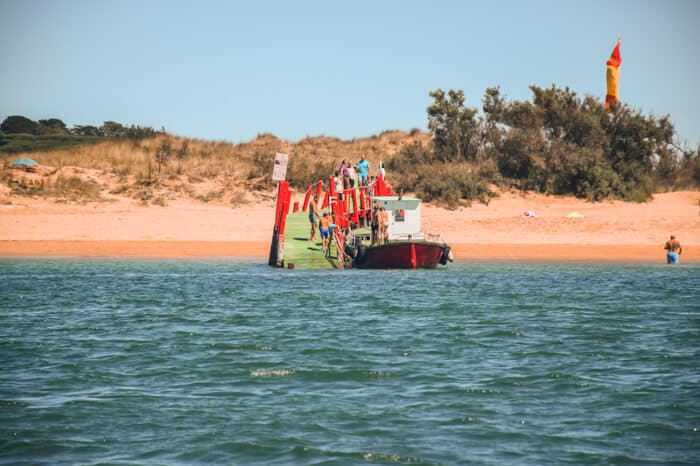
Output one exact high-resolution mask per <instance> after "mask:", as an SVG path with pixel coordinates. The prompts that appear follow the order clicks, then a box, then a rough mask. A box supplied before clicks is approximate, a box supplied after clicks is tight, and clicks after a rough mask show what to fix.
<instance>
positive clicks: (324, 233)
mask: <svg viewBox="0 0 700 466" xmlns="http://www.w3.org/2000/svg"><path fill="white" fill-rule="evenodd" d="M319 226H320V231H321V242H322V243H321V244H322V246H321V247H322V248H323V253H324V254H326V255H327V254H328V246H329V238H330V234H331V218H330V217H329V216H328V212H324V213H323V217H321V221H320V224H319Z"/></svg>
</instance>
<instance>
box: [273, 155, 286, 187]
mask: <svg viewBox="0 0 700 466" xmlns="http://www.w3.org/2000/svg"><path fill="white" fill-rule="evenodd" d="M287 162H289V155H287V154H282V153H280V152H277V153H276V154H275V166H274V168H273V169H272V179H273V180H274V181H283V180H284V179H285V177H286V176H287Z"/></svg>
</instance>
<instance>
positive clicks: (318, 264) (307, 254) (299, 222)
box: [284, 212, 338, 269]
mask: <svg viewBox="0 0 700 466" xmlns="http://www.w3.org/2000/svg"><path fill="white" fill-rule="evenodd" d="M309 233H310V225H309V214H308V212H296V213H290V214H288V215H287V225H286V226H285V232H284V266H285V267H290V268H291V266H290V264H294V265H293V267H294V268H295V269H335V268H338V260H337V259H336V258H335V257H330V258H328V257H324V255H323V249H322V248H321V234H320V233H319V232H318V231H317V232H316V241H315V242H313V243H312V242H311V241H309ZM331 254H332V255H335V254H336V249H335V245H333V247H332V248H331Z"/></svg>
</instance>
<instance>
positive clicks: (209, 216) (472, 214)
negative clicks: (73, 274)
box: [0, 191, 700, 262]
mask: <svg viewBox="0 0 700 466" xmlns="http://www.w3.org/2000/svg"><path fill="white" fill-rule="evenodd" d="M297 197H299V198H300V197H301V196H297ZM526 212H527V213H528V214H530V215H529V216H525V215H524V214H525V213H526ZM572 213H577V214H580V216H581V217H580V218H569V217H568V216H569V215H570V214H572ZM533 214H534V215H533ZM273 216H274V204H273V202H272V201H269V200H263V201H261V202H256V203H249V204H245V205H242V206H236V207H232V206H231V205H223V204H220V205H216V204H204V203H201V202H197V201H189V200H176V201H173V202H170V203H168V204H167V205H165V206H155V205H150V206H144V205H141V204H139V203H138V202H136V201H134V200H133V199H128V198H119V197H112V198H111V199H110V200H109V201H108V202H94V203H88V204H83V205H81V204H59V203H56V202H54V201H51V200H44V199H34V198H26V197H9V196H5V197H4V198H3V199H2V203H1V204H0V256H2V257H115V258H119V257H124V258H136V257H141V258H250V259H251V260H260V261H263V262H264V261H265V260H266V257H267V254H268V250H269V244H270V238H271V234H272V223H273ZM422 216H423V229H424V231H426V232H430V233H439V234H441V235H442V237H443V239H444V240H445V241H447V242H448V243H449V244H450V245H451V246H452V247H453V250H454V253H455V257H456V259H457V260H535V261H616V262H620V261H630V262H659V261H663V260H664V257H665V253H664V250H663V245H664V242H665V241H666V240H667V239H668V237H669V235H670V234H672V233H673V234H675V235H676V236H677V238H678V239H679V240H680V241H681V243H682V245H683V254H682V255H681V261H682V262H700V253H699V252H698V251H699V250H700V192H697V191H684V192H675V193H663V194H657V195H655V196H654V199H653V200H652V201H650V202H647V203H643V204H637V203H628V202H621V201H614V202H612V201H610V202H602V203H591V202H586V201H583V200H580V199H575V198H571V197H558V196H545V195H541V194H533V193H528V194H522V193H516V192H512V193H511V192H506V193H501V195H500V196H499V197H497V198H495V199H493V200H492V201H491V202H490V203H489V205H482V204H477V203H475V204H473V205H472V206H471V207H463V208H460V209H457V210H446V209H443V208H440V207H435V206H432V205H428V204H425V205H423V206H422Z"/></svg>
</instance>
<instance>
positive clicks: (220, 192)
mask: <svg viewBox="0 0 700 466" xmlns="http://www.w3.org/2000/svg"><path fill="white" fill-rule="evenodd" d="M429 141H430V135H428V134H427V133H422V132H420V131H417V130H412V131H411V132H410V133H405V132H402V131H399V130H391V131H384V132H382V133H381V134H379V135H376V136H370V137H367V138H362V139H353V140H351V141H343V140H340V139H338V138H334V137H328V136H315V137H307V138H304V139H302V140H300V141H298V142H289V141H283V140H281V139H279V138H277V137H276V136H274V135H271V134H261V135H258V137H257V138H255V139H254V140H252V141H250V142H246V143H241V144H233V143H227V142H215V141H204V140H198V139H185V138H180V137H175V136H170V135H161V136H157V137H155V138H151V139H144V140H140V141H107V142H103V143H99V144H92V145H85V146H80V147H77V148H73V149H69V150H58V151H51V152H33V153H31V154H16V155H13V156H6V157H5V161H6V162H8V161H10V160H11V159H12V160H14V159H15V158H19V157H22V156H29V157H31V158H33V159H35V160H38V161H39V162H40V163H41V164H42V165H43V166H50V167H56V168H57V169H59V170H60V169H61V168H64V167H79V168H81V169H85V170H91V171H92V172H98V173H102V174H105V175H111V178H110V181H109V183H107V184H105V185H100V184H99V183H94V182H92V181H91V180H89V179H86V177H85V176H83V175H80V174H79V173H78V174H75V177H77V178H76V179H83V180H84V181H85V183H86V184H85V185H84V186H83V187H79V186H77V184H76V183H77V182H76V181H75V180H72V181H69V180H62V181H61V182H60V183H55V186H54V187H53V188H49V186H48V185H46V186H45V187H44V188H43V193H41V194H42V195H46V196H55V197H64V198H65V197H66V196H68V193H70V196H68V197H70V198H71V199H73V198H75V197H76V196H77V197H83V198H84V199H85V200H95V199H97V198H98V197H99V194H100V192H101V191H104V192H105V193H109V194H112V195H120V196H130V197H133V198H135V199H138V200H144V197H146V198H148V199H145V200H144V201H149V200H150V201H151V202H154V203H156V204H159V205H162V204H164V203H165V199H172V198H173V197H177V196H187V197H190V198H194V199H198V200H200V201H202V202H225V200H226V199H230V202H231V204H233V205H238V204H242V203H244V202H248V201H247V200H246V199H247V198H246V197H245V196H243V195H241V194H240V192H241V191H246V190H248V191H256V190H257V191H266V190H269V189H271V188H273V187H274V183H273V182H272V180H271V173H272V166H273V160H274V154H275V153H276V152H284V153H287V154H289V155H290V162H289V168H288V171H287V179H288V180H289V181H290V183H291V185H292V186H293V187H294V188H295V189H297V190H304V189H305V188H306V187H307V186H308V185H309V184H311V183H313V182H314V181H315V180H318V179H323V180H327V179H328V177H330V176H331V175H332V174H333V172H334V171H335V170H336V169H337V168H338V167H339V165H340V163H341V161H342V160H347V161H348V162H349V163H354V162H356V161H357V160H359V159H360V157H361V156H364V157H365V158H366V159H367V160H368V161H369V162H370V164H371V167H372V171H375V170H376V169H377V167H378V166H379V161H380V160H383V161H386V160H387V159H389V158H390V157H391V156H393V155H394V154H396V153H398V152H399V151H400V150H401V148H402V147H404V146H405V145H407V144H413V143H415V142H420V143H422V144H428V142H429ZM91 183H92V184H91ZM200 183H203V184H205V185H206V191H204V192H202V190H201V188H200V187H198V184H200ZM149 193H150V194H149ZM166 193H167V195H166ZM25 194H30V193H29V192H26V193H25ZM32 194H36V193H32ZM156 200H157V201H156Z"/></svg>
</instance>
